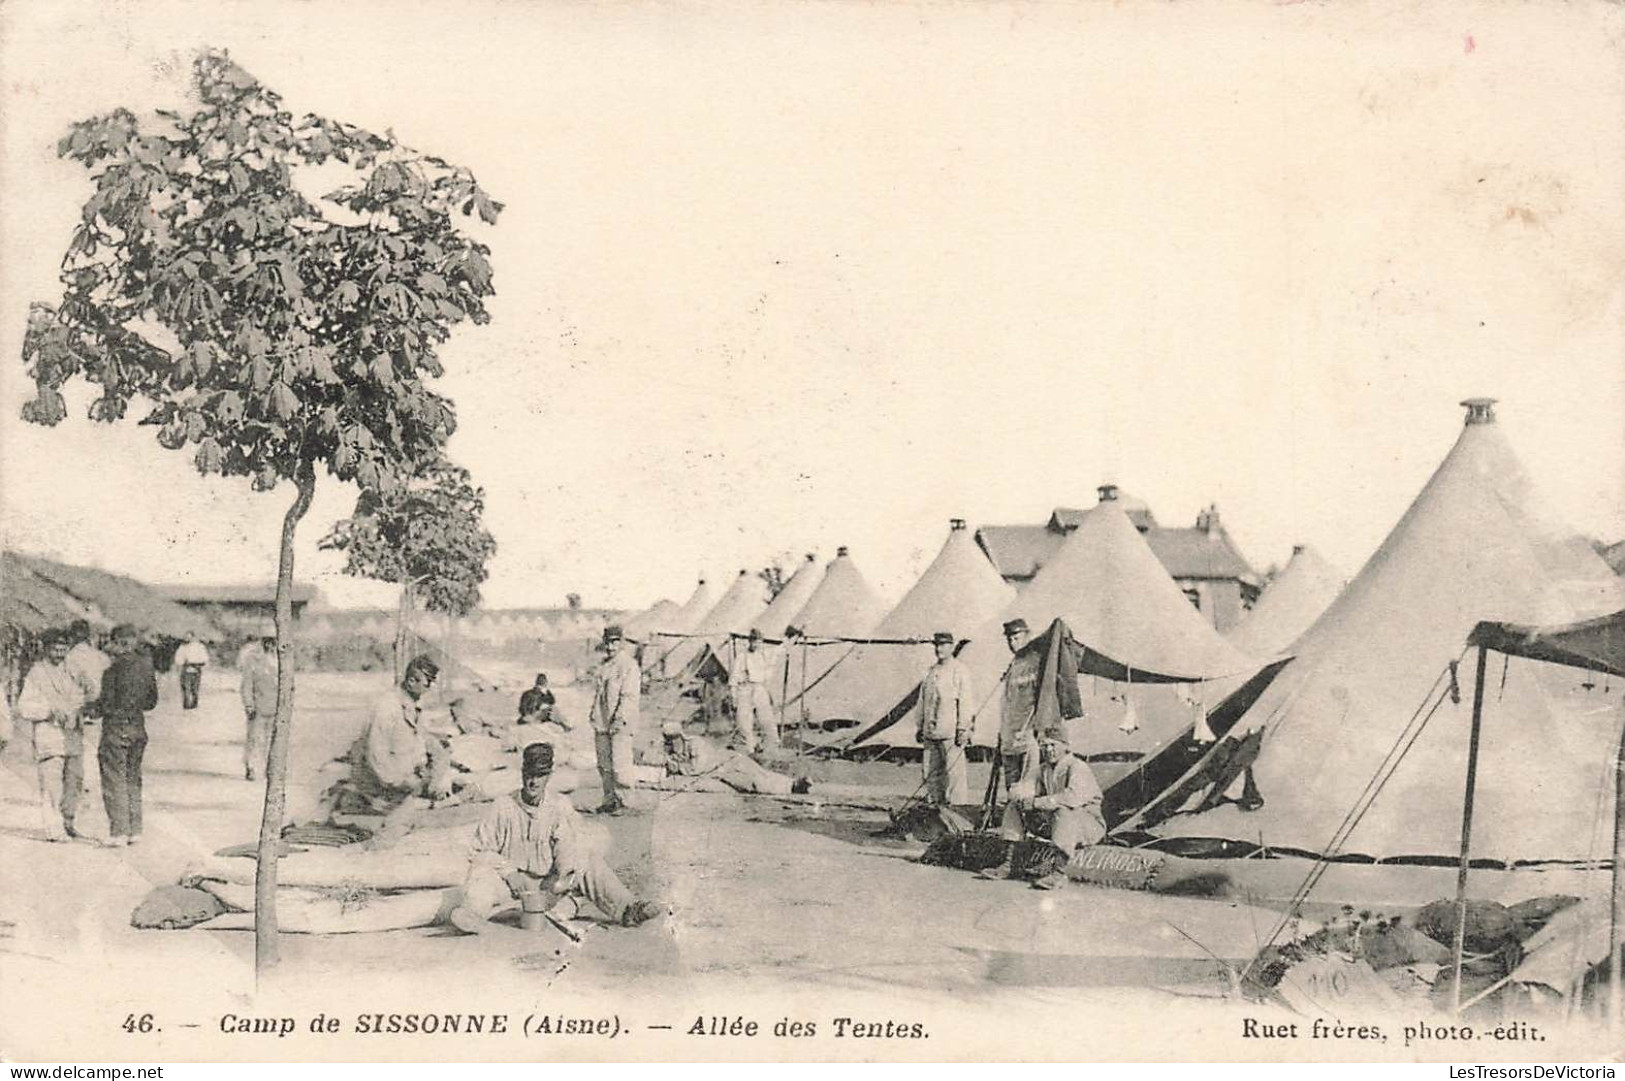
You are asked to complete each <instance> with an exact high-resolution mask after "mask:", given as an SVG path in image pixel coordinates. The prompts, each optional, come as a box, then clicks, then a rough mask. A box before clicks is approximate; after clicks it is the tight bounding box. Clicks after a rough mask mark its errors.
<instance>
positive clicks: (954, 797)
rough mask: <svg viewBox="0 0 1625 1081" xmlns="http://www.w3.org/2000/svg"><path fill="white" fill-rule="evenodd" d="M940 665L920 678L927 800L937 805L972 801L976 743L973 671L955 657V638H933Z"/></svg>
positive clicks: (920, 732) (940, 635)
mask: <svg viewBox="0 0 1625 1081" xmlns="http://www.w3.org/2000/svg"><path fill="white" fill-rule="evenodd" d="M931 645H932V647H933V648H934V649H935V650H936V652H937V661H936V663H935V664H933V665H932V666H931V667H930V668H928V669H926V671H925V676H924V678H923V679H921V680H920V725H919V730H918V732H917V733H916V734H917V735H918V736H919V740H920V746H921V747H922V748H923V749H924V751H925V759H924V761H925V801H926V803H928V804H930V805H931V806H933V807H940V806H942V805H943V804H945V803H946V804H949V805H950V806H954V805H960V806H962V805H964V804H967V803H969V802H970V783H969V781H968V780H967V779H966V776H965V748H966V747H967V746H969V745H970V739H971V734H972V732H971V725H972V722H973V721H974V719H975V718H974V716H973V714H974V713H975V711H976V704H975V702H974V701H973V700H972V699H971V688H970V673H969V672H967V671H966V670H965V666H964V665H962V664H960V663H959V660H958V659H957V658H956V657H955V656H954V636H953V634H951V633H950V632H948V631H938V632H937V633H936V634H934V635H932V636H931Z"/></svg>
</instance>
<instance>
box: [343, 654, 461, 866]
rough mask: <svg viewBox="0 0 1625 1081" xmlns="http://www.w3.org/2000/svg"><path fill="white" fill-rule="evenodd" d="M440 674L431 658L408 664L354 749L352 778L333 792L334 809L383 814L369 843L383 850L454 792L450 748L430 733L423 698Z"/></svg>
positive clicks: (378, 700)
mask: <svg viewBox="0 0 1625 1081" xmlns="http://www.w3.org/2000/svg"><path fill="white" fill-rule="evenodd" d="M439 676H440V666H439V665H437V664H435V663H434V661H433V660H431V659H430V658H428V657H426V656H421V655H420V656H417V657H413V658H412V659H411V660H410V661H408V662H407V663H406V671H405V673H404V674H403V675H402V676H401V682H400V685H399V686H395V687H391V688H390V689H389V690H387V691H385V692H384V693H383V694H381V695H379V696H378V698H376V699H375V700H374V701H373V704H372V709H371V713H370V715H369V717H368V718H367V726H366V728H364V729H363V730H362V732H361V735H360V736H358V737H357V738H356V741H355V743H354V744H352V745H351V747H350V751H349V755H348V758H349V763H350V774H349V776H348V777H346V778H344V779H343V780H341V781H339V782H338V783H337V784H336V785H334V786H333V788H332V789H331V790H330V791H329V792H328V794H327V797H326V800H327V802H328V804H329V806H330V808H331V810H333V811H335V812H338V813H343V814H381V815H383V816H384V821H383V823H382V824H381V826H380V827H379V829H378V832H377V833H375V834H374V835H373V837H372V839H371V840H370V841H369V842H368V843H369V844H370V845H371V846H372V847H374V848H378V847H384V846H387V845H389V844H392V843H394V842H395V841H397V840H399V839H400V838H401V837H402V836H404V835H405V834H407V833H409V832H411V829H412V826H413V825H414V822H415V820H416V818H417V817H418V815H419V814H420V812H422V811H423V810H425V809H427V808H428V807H429V806H430V805H431V804H432V803H434V802H436V801H439V800H443V799H446V798H447V797H449V796H450V795H451V792H452V780H451V748H450V747H449V746H447V744H446V742H445V741H444V740H442V739H441V738H440V737H438V736H436V735H434V734H433V733H431V732H430V731H429V730H428V726H427V724H426V723H425V722H426V718H425V717H424V715H423V714H424V703H423V697H424V695H426V694H427V693H428V691H429V688H430V687H432V686H433V685H434V681H435V680H436V679H438V678H439Z"/></svg>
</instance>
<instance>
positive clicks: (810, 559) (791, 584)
mask: <svg viewBox="0 0 1625 1081" xmlns="http://www.w3.org/2000/svg"><path fill="white" fill-rule="evenodd" d="M823 580H824V571H823V568H821V567H819V565H818V558H817V557H816V556H814V555H813V554H812V553H811V552H808V553H807V558H806V559H805V560H803V561H802V563H801V566H799V567H797V568H796V572H795V573H794V574H792V575H791V576H790V580H789V581H788V582H786V583H784V588H783V589H781V590H779V593H778V596H776V597H774V598H773V600H772V602H771V603H769V604H768V606H767V608H766V609H765V610H764V611H763V612H762V614H761V615H759V616H757V617H756V622H755V623H753V624H751V629H752V630H757V631H761V632H762V635H763V637H765V638H775V639H776V638H781V637H783V635H784V629H785V628H786V627H789V626H792V625H793V623H794V620H795V617H796V616H797V615H798V614H799V613H800V612H801V610H802V609H803V608H805V607H806V606H807V602H808V601H809V600H811V599H812V595H813V593H814V592H815V591H816V590H817V589H818V586H819V583H820V582H822V581H823Z"/></svg>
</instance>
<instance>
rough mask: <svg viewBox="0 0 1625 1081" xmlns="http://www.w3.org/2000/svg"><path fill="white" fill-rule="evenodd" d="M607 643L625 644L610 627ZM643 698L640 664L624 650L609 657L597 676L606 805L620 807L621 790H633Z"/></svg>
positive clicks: (597, 744) (594, 721) (595, 709)
mask: <svg viewBox="0 0 1625 1081" xmlns="http://www.w3.org/2000/svg"><path fill="white" fill-rule="evenodd" d="M604 640H605V641H606V642H611V641H621V640H622V639H621V636H620V632H619V631H618V630H617V629H615V628H613V627H612V628H609V629H608V630H606V631H605V632H604ZM642 695H643V672H642V670H641V669H639V668H638V662H637V661H636V660H634V659H633V658H632V655H631V654H629V653H627V652H625V651H624V650H618V651H617V652H616V653H615V655H614V656H613V657H606V658H605V659H604V661H603V663H602V664H600V665H599V666H598V668H597V669H596V670H595V671H594V673H593V690H592V712H591V713H590V715H589V716H588V723H589V724H590V725H591V727H592V742H593V749H594V750H595V751H596V752H597V755H598V778H599V782H600V783H601V784H602V785H603V789H604V806H605V807H606V808H613V807H618V806H619V805H620V802H621V797H620V789H622V788H631V787H632V783H633V780H632V733H633V729H634V727H635V726H636V725H637V723H638V708H639V703H640V701H641V699H642Z"/></svg>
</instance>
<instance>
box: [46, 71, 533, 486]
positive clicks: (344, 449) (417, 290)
mask: <svg viewBox="0 0 1625 1081" xmlns="http://www.w3.org/2000/svg"><path fill="white" fill-rule="evenodd" d="M193 74H194V85H195V89H196V92H197V95H198V98H199V100H200V107H199V108H198V109H197V110H196V111H194V112H192V113H191V114H189V115H182V114H180V113H175V112H167V111H162V112H160V113H159V114H158V115H157V116H156V117H154V118H152V119H151V120H149V121H147V122H143V121H141V120H138V119H137V118H136V117H135V116H134V115H133V114H131V113H130V112H129V111H127V110H125V109H118V110H115V111H114V112H112V113H109V114H107V115H105V116H100V117H95V118H92V119H90V120H85V121H82V122H80V123H77V124H74V125H73V127H72V129H71V130H70V132H69V134H68V135H67V136H66V137H64V138H63V139H62V141H61V143H60V144H59V145H58V148H57V149H58V153H59V154H61V155H62V156H64V157H66V158H70V159H72V160H74V161H77V162H79V163H81V164H82V165H84V166H85V168H86V169H88V170H89V171H90V173H91V175H92V177H93V179H94V182H95V192H94V194H93V195H92V196H91V197H90V199H89V200H88V201H87V202H86V203H85V206H84V210H83V214H82V221H81V222H80V224H79V225H78V227H77V228H76V229H75V231H74V233H73V237H72V240H71V242H70V244H69V247H68V252H67V255H66V257H65V258H64V260H63V263H62V273H61V280H62V284H63V296H62V300H61V302H60V303H59V304H57V305H54V306H52V305H46V304H36V305H34V306H33V307H32V309H31V310H30V313H29V321H28V331H27V335H26V338H25V340H24V344H23V359H24V361H25V362H26V363H27V364H28V366H29V373H30V375H31V376H33V378H34V380H35V382H36V384H37V392H36V395H35V397H34V398H33V399H32V400H31V401H29V402H27V403H25V404H24V406H23V410H22V412H23V417H24V418H25V419H27V420H30V421H34V422H37V423H41V424H55V423H57V422H58V421H60V420H61V419H62V418H63V416H64V415H65V413H66V406H65V403H64V400H63V397H62V394H61V390H62V387H63V385H64V384H65V383H67V382H68V381H69V380H70V379H72V378H73V377H75V376H78V375H82V376H84V377H85V378H86V379H87V380H88V381H89V382H91V383H92V384H95V385H96V387H97V388H99V391H100V394H99V396H98V397H97V398H96V399H95V400H94V401H93V402H92V403H91V406H90V417H91V418H92V419H94V420H100V421H115V420H118V419H121V418H123V417H124V416H125V415H126V412H127V411H128V409H129V408H130V406H131V404H132V403H134V402H138V401H139V402H141V403H142V404H143V408H145V409H146V412H145V415H144V416H143V417H142V419H141V421H140V423H142V424H147V425H152V426H154V427H156V428H157V437H158V441H159V442H160V443H161V444H162V445H164V446H165V447H168V448H170V449H180V448H182V447H190V448H192V450H193V455H194V460H195V462H196V464H197V467H198V469H199V470H200V471H202V472H204V473H212V474H224V475H226V476H246V477H252V478H253V482H254V485H255V487H256V488H259V489H268V488H271V487H273V486H274V485H275V484H276V483H277V481H278V480H279V479H282V478H292V477H295V476H297V475H298V474H299V472H300V470H301V469H308V468H309V467H310V464H311V463H314V462H325V463H326V464H327V468H328V470H329V472H331V473H332V474H334V475H336V476H337V477H339V478H340V479H344V480H354V481H356V482H357V483H358V484H359V485H360V486H361V487H362V488H363V489H373V488H384V489H388V488H392V487H395V486H398V485H399V484H400V483H401V482H402V481H403V479H404V478H405V477H406V476H409V475H410V473H411V471H412V468H413V467H414V465H415V463H417V462H419V461H422V460H424V459H425V458H430V457H433V456H435V455H436V454H437V453H438V449H439V447H440V446H441V445H443V443H444V441H445V439H446V437H447V436H448V435H449V434H450V433H451V432H452V431H453V429H454V428H455V426H456V416H455V413H454V411H453V408H452V404H451V402H450V401H448V400H447V399H446V398H444V397H442V396H441V395H439V394H436V393H434V392H433V391H432V390H430V389H429V388H428V387H427V386H426V385H425V382H424V380H425V378H432V377H436V376H439V375H440V374H441V371H442V368H441V364H440V360H439V358H438V356H437V350H438V348H439V346H440V345H441V344H442V343H444V342H445V341H446V339H447V337H448V336H449V334H450V332H451V328H452V327H453V326H455V325H456V324H457V323H459V322H461V321H462V320H464V319H469V320H472V321H474V322H476V323H483V322H486V321H487V319H488V315H487V312H486V308H485V298H487V297H488V296H490V295H491V294H492V292H493V289H492V280H491V266H490V263H489V261H488V256H489V254H490V252H489V249H488V248H487V247H486V246H485V245H483V244H481V243H478V242H477V241H475V240H474V239H473V238H471V237H470V236H468V235H467V234H466V233H465V232H463V231H462V230H461V229H460V228H459V224H460V223H459V221H458V215H459V214H461V215H463V216H471V215H478V216H479V218H480V219H481V220H483V221H485V222H494V221H495V220H496V218H497V215H498V213H499V212H500V210H501V204H499V203H497V202H495V201H494V200H492V199H491V198H490V196H488V195H487V194H486V193H485V192H484V191H483V190H482V189H481V188H480V187H479V185H478V184H477V183H476V181H475V179H474V177H473V175H472V174H471V173H470V172H469V171H468V170H467V169H463V168H459V167H455V166H453V165H451V164H449V163H447V162H445V161H443V160H441V159H439V158H437V157H434V156H432V155H427V154H423V153H419V152H417V151H415V150H412V149H410V148H409V147H407V146H405V145H403V144H402V143H400V142H399V141H398V140H396V138H395V137H394V135H393V134H391V133H386V134H384V135H376V134H374V133H372V132H369V131H365V130H363V129H361V128H358V127H354V126H352V125H349V124H343V123H339V122H336V121H332V120H327V119H324V118H322V117H319V116H315V115H312V114H306V115H305V116H304V117H302V118H300V119H295V118H294V116H293V115H292V114H291V113H289V112H288V111H286V110H285V109H284V108H283V106H282V101H281V98H280V97H279V96H278V95H277V94H275V93H274V92H272V91H271V90H269V89H267V88H265V87H263V86H261V85H260V84H259V83H258V82H257V81H256V80H255V79H254V78H253V77H252V76H251V75H249V74H248V73H247V72H246V71H244V70H243V69H242V68H240V67H238V66H237V65H236V64H235V63H233V62H232V61H231V60H230V59H229V58H228V57H227V56H226V55H225V54H224V53H217V52H210V53H205V54H204V55H202V56H201V57H199V59H198V60H197V61H196V63H195V65H194V71H193ZM333 162H337V163H341V164H342V165H343V166H348V169H347V170H341V172H342V173H343V175H344V176H345V177H346V178H348V179H349V180H350V182H349V183H345V184H342V185H341V186H339V187H338V188H336V189H335V190H332V191H329V192H328V193H327V194H326V195H325V196H322V197H320V198H315V199H312V198H307V196H306V195H305V194H304V192H303V191H302V190H301V188H300V186H299V181H300V180H301V179H302V178H303V177H306V176H312V175H313V170H315V169H316V167H322V166H327V165H330V163H333Z"/></svg>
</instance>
